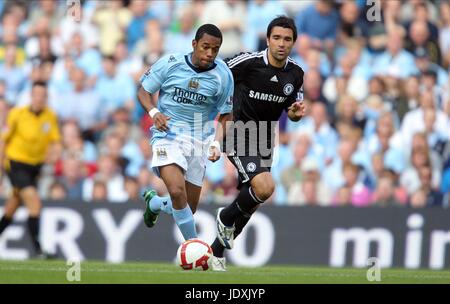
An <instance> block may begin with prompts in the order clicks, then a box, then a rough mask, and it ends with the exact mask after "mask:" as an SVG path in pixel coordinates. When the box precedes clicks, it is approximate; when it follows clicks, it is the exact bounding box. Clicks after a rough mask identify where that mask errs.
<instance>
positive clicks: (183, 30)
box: [164, 5, 197, 54]
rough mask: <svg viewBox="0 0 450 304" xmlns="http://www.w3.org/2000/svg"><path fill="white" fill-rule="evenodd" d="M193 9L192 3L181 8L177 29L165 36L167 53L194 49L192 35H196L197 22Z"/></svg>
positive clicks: (187, 51) (185, 52)
mask: <svg viewBox="0 0 450 304" xmlns="http://www.w3.org/2000/svg"><path fill="white" fill-rule="evenodd" d="M193 9H194V7H193V6H191V5H186V6H185V7H184V8H182V9H181V11H180V16H179V18H178V20H177V23H178V24H177V25H176V29H172V30H170V31H169V32H168V33H167V35H165V36H164V52H165V53H184V54H187V53H189V52H191V51H192V46H191V45H192V37H195V31H196V28H195V26H196V23H197V20H196V16H195V11H194V10H193ZM174 27H175V26H174Z"/></svg>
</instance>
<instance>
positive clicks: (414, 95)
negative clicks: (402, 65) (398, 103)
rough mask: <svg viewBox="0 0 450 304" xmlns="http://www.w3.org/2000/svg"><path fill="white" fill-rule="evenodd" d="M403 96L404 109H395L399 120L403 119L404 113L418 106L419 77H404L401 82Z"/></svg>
mask: <svg viewBox="0 0 450 304" xmlns="http://www.w3.org/2000/svg"><path fill="white" fill-rule="evenodd" d="M403 94H404V95H403V98H404V99H405V103H406V105H407V108H406V109H403V110H402V111H401V112H400V111H397V114H398V116H399V119H400V122H402V121H403V118H404V117H405V115H406V113H407V112H408V111H411V110H414V109H416V108H417V107H418V106H419V103H420V102H419V99H420V82H419V77H417V76H410V77H408V78H406V79H405V80H404V82H403Z"/></svg>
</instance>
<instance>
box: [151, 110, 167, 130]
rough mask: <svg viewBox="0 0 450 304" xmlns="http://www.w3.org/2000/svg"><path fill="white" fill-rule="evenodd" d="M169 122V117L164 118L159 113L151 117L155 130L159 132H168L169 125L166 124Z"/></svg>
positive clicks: (164, 116)
mask: <svg viewBox="0 0 450 304" xmlns="http://www.w3.org/2000/svg"><path fill="white" fill-rule="evenodd" d="M169 120H170V117H169V116H166V115H164V114H162V113H160V112H158V113H156V114H155V116H153V124H154V125H155V127H156V129H158V130H160V131H168V130H169V124H168V123H167V122H168V121H169Z"/></svg>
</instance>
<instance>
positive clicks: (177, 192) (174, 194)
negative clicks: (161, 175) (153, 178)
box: [167, 186, 186, 201]
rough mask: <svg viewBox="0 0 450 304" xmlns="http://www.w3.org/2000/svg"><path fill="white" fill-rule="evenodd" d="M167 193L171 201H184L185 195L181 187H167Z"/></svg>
mask: <svg viewBox="0 0 450 304" xmlns="http://www.w3.org/2000/svg"><path fill="white" fill-rule="evenodd" d="M167 191H168V192H169V194H170V197H171V198H172V200H176V201H186V193H185V190H184V188H183V187H181V186H170V187H167Z"/></svg>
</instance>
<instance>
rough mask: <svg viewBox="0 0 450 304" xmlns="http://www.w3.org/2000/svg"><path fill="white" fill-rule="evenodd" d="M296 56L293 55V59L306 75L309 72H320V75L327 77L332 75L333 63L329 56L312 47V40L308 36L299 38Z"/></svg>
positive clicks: (296, 45)
mask: <svg viewBox="0 0 450 304" xmlns="http://www.w3.org/2000/svg"><path fill="white" fill-rule="evenodd" d="M295 51H296V54H293V59H294V60H295V61H296V62H297V64H298V65H300V66H301V67H302V69H303V71H304V72H305V73H307V72H308V70H310V69H311V70H318V71H320V75H321V76H323V77H327V76H328V75H329V74H330V70H331V63H330V61H329V60H328V57H327V55H326V54H325V53H324V52H322V51H320V50H318V49H316V48H313V47H312V40H311V38H310V37H309V36H307V35H302V36H300V37H298V39H297V42H296V44H295Z"/></svg>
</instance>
